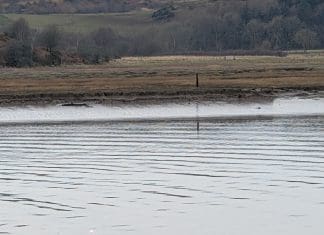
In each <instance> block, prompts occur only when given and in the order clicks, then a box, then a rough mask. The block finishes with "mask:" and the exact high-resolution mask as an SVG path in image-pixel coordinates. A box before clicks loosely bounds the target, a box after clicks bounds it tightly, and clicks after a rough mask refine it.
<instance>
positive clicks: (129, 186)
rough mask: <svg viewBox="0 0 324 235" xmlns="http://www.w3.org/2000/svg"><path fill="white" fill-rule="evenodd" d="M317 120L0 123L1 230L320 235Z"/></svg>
mask: <svg viewBox="0 0 324 235" xmlns="http://www.w3.org/2000/svg"><path fill="white" fill-rule="evenodd" d="M251 105H252V104H251ZM258 105H259V104H256V105H254V107H258ZM318 112H321V110H319V111H318ZM313 114H314V113H313ZM313 114H312V115H308V116H307V115H306V116H302V117H300V116H298V115H297V116H287V117H271V116H267V117H263V118H257V117H254V118H253V117H250V118H245V119H240V118H224V119H208V120H201V121H200V125H199V131H197V121H196V120H168V121H161V120H160V121H141V122H131V121H128V122H127V121H124V122H100V123H98V122H93V123H74V124H71V123H70V124H68V123H57V124H39V123H30V124H23V125H0V185H1V187H0V208H1V209H0V234H14V235H26V234H33V235H44V234H49V235H58V234H61V235H71V234H78V235H82V234H85V235H88V234H98V235H105V234H113V235H114V234H140V235H151V234H161V235H165V234H188V235H191V234H193V235H194V234H207V235H209V234H210V235H214V234H230V235H232V234H233V235H236V234H249V235H254V234H255V235H257V234H258V235H259V234H266V235H273V234H282V235H287V234H294V235H304V234H312V235H322V234H323V231H324V225H323V218H324V116H322V115H313Z"/></svg>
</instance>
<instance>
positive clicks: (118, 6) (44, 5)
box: [0, 0, 197, 14]
mask: <svg viewBox="0 0 324 235" xmlns="http://www.w3.org/2000/svg"><path fill="white" fill-rule="evenodd" d="M195 1H197V0H173V1H172V2H173V3H179V2H195ZM170 2H171V0H0V9H1V11H2V13H28V14H47V13H103V12H105V13H106V12H127V11H131V10H135V9H140V8H150V9H157V8H159V7H162V6H163V5H166V4H168V3H170Z"/></svg>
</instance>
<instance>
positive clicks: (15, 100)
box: [0, 87, 324, 107]
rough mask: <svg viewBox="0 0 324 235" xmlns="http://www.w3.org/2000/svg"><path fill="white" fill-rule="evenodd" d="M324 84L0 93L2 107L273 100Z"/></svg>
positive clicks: (303, 93) (307, 92)
mask: <svg viewBox="0 0 324 235" xmlns="http://www.w3.org/2000/svg"><path fill="white" fill-rule="evenodd" d="M323 93H324V87H317V88H314V87H305V88H213V89H206V88H205V89H203V88H197V89H192V90H173V91H161V90H159V91H157V90H156V91H154V90H151V91H116V92H94V93H70V92H69V93H53V94H46V93H43V94H42V93H40V94H23V95H12V94H7V95H0V106H2V107H6V106H25V105H60V104H62V105H63V104H72V105H73V104H90V105H91V104H117V105H118V104H134V105H137V104H160V103H168V102H197V101H198V102H199V101H227V102H237V101H239V102H253V101H259V102H260V101H262V100H264V101H270V100H273V99H275V98H278V97H285V96H288V97H294V96H308V95H310V94H311V95H316V94H319V95H321V94H323Z"/></svg>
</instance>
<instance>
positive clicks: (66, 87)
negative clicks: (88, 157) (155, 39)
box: [0, 51, 324, 105]
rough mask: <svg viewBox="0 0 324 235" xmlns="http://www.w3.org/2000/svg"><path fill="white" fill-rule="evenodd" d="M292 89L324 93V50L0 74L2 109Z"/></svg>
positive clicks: (215, 96) (118, 62)
mask: <svg viewBox="0 0 324 235" xmlns="http://www.w3.org/2000/svg"><path fill="white" fill-rule="evenodd" d="M196 73H198V74H199V88H196ZM294 90H315V91H322V90H324V52H322V51H313V52H310V53H307V54H304V53H298V52H297V53H294V54H289V56H287V57H270V56H236V57H232V56H227V57H226V58H225V57H212V56H208V57H204V56H164V57H141V58H123V59H120V60H116V61H112V62H110V63H108V64H105V65H66V66H61V67H37V68H19V69H17V68H2V69H1V74H0V104H1V105H19V104H20V105H24V104H48V103H52V104H57V103H67V102H95V103H109V102H130V101H134V100H137V101H144V102H153V101H161V100H166V99H173V100H203V99H205V100H208V99H227V98H238V99H244V98H248V97H257V96H267V97H269V96H277V95H280V94H281V93H282V92H287V91H294Z"/></svg>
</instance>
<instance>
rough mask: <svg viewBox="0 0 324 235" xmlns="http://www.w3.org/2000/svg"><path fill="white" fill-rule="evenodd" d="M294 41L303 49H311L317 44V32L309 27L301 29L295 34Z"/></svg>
mask: <svg viewBox="0 0 324 235" xmlns="http://www.w3.org/2000/svg"><path fill="white" fill-rule="evenodd" d="M295 42H296V43H297V44H298V45H299V46H302V47H303V49H304V50H305V51H307V50H309V49H313V48H315V47H316V46H318V44H319V39H318V36H317V33H315V32H313V31H312V30H309V29H301V30H299V31H298V32H297V33H296V34H295Z"/></svg>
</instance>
